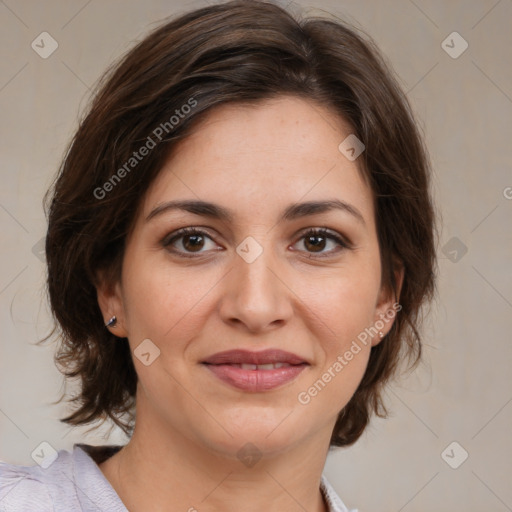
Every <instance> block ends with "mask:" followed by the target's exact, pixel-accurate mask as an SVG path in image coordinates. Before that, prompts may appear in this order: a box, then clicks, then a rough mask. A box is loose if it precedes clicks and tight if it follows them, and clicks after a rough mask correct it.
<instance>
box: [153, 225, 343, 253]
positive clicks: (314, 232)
mask: <svg viewBox="0 0 512 512" xmlns="http://www.w3.org/2000/svg"><path fill="white" fill-rule="evenodd" d="M187 235H188V236H190V235H200V236H203V237H207V238H209V239H210V240H212V237H211V236H210V235H209V234H208V233H207V232H206V231H203V230H201V229H198V228H191V227H187V228H181V229H179V230H178V231H175V232H174V233H171V235H168V236H166V237H165V238H164V239H163V240H162V245H163V246H164V247H165V248H168V249H169V250H170V251H171V252H172V253H174V254H177V255H179V256H180V257H183V258H197V257H200V254H201V253H186V252H182V251H177V250H176V249H173V248H169V246H171V245H172V244H173V243H174V242H175V241H176V240H179V239H180V238H183V237H185V236H187ZM310 236H322V237H325V238H326V239H329V240H334V241H335V242H336V243H337V244H338V246H339V247H341V249H351V248H352V246H351V245H350V244H349V243H348V242H347V241H345V240H344V239H343V238H341V237H340V236H338V235H336V234H335V233H333V232H331V231H329V230H327V229H325V228H311V229H309V230H308V231H306V232H304V233H302V235H301V237H300V239H299V240H301V239H303V238H307V237H310ZM333 252H336V253H338V252H339V251H328V252H327V253H314V252H311V253H309V254H310V255H311V256H310V257H313V258H326V257H329V256H331V254H332V253H333ZM321 254H323V255H321ZM197 255H199V256H197Z"/></svg>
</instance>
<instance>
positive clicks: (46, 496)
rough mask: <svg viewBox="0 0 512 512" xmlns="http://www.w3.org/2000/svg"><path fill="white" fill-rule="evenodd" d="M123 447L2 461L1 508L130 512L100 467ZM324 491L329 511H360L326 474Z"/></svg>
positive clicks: (5, 511)
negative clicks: (27, 461)
mask: <svg viewBox="0 0 512 512" xmlns="http://www.w3.org/2000/svg"><path fill="white" fill-rule="evenodd" d="M121 448H122V446H119V445H115V446H114V445H109V446H99V447H97V446H92V445H87V444H75V445H74V446H73V451H72V452H68V451H66V450H60V451H59V452H58V456H57V458H56V459H55V460H54V461H53V462H52V463H51V464H50V465H49V466H48V465H47V464H46V463H42V464H41V466H40V465H34V466H18V465H14V464H7V463H5V462H0V511H1V512H75V511H77V512H78V511H80V512H103V511H106V512H107V511H108V512H128V509H127V508H126V507H125V506H124V504H123V502H122V501H121V499H120V498H119V496H118V495H117V493H116V491H115V490H114V488H113V487H112V486H111V485H110V482H109V481H108V480H107V479H106V478H105V476H104V475H103V473H102V471H101V469H100V468H99V466H98V464H101V463H102V462H103V461H104V460H106V459H108V458H109V457H111V456H112V455H114V453H116V452H117V451H118V450H120V449H121ZM42 466H47V467H46V468H45V467H42ZM320 490H321V492H322V494H323V496H324V497H325V500H326V502H327V504H328V507H329V512H357V510H349V509H348V508H347V507H346V506H345V505H344V504H343V502H342V501H341V499H340V498H339V496H338V495H337V494H336V491H335V490H334V489H333V488H332V486H331V485H330V484H329V482H328V481H327V479H326V478H325V476H324V475H322V479H321V483H320ZM191 510H194V508H193V507H191Z"/></svg>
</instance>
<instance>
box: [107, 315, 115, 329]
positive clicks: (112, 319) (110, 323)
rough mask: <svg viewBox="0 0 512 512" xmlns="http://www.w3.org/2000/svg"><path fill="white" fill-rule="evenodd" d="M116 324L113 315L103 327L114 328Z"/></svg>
mask: <svg viewBox="0 0 512 512" xmlns="http://www.w3.org/2000/svg"><path fill="white" fill-rule="evenodd" d="M116 323H117V318H116V316H115V315H114V316H113V317H112V318H111V319H110V320H109V321H108V322H107V323H106V324H105V327H115V326H116Z"/></svg>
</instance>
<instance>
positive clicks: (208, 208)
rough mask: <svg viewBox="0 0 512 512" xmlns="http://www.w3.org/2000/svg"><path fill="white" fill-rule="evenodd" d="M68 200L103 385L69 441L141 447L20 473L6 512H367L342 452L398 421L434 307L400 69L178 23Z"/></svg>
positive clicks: (77, 140) (66, 308)
mask: <svg viewBox="0 0 512 512" xmlns="http://www.w3.org/2000/svg"><path fill="white" fill-rule="evenodd" d="M47 199H48V220H49V225H48V233H47V238H46V255H47V263H48V291H49V297H50V302H51V307H52V312H53V314H54V317H55V319H56V321H57V322H58V324H57V325H58V327H59V329H60V338H61V346H60V349H59V352H58V354H57V356H56V360H57V362H58V363H59V366H60V367H61V368H62V371H63V372H64V373H65V374H66V375H67V376H68V377H79V378H80V382H81V392H80V394H79V396H77V397H75V398H74V399H73V400H74V402H76V403H77V405H78V407H77V408H76V410H75V411H74V412H73V413H72V414H71V415H70V416H68V417H66V418H64V419H63V420H62V421H65V422H66V423H68V424H71V425H82V424H89V423H91V422H93V421H95V420H99V419H107V418H109V419H111V420H113V421H114V422H115V423H116V424H117V425H119V426H120V427H121V428H123V430H124V431H125V432H126V433H127V434H128V436H129V437H130V440H129V442H128V443H127V444H126V445H125V446H105V447H93V446H90V445H85V444H77V445H75V446H74V449H73V452H72V453H69V452H67V451H64V450H61V451H60V452H59V453H58V457H53V459H54V460H53V459H52V460H48V458H46V462H45V463H43V464H41V465H40V466H35V467H30V468H28V467H20V466H15V465H8V464H2V465H1V466H0V471H1V473H0V474H1V477H0V482H1V489H2V492H1V493H0V499H1V500H2V501H0V504H2V506H4V507H5V508H6V509H7V510H62V511H64V510H65V511H70V510H98V509H99V510H109V511H111V510H116V511H117V510H119V511H121V510H130V511H131V512H139V511H144V512H147V511H153V510H172V511H179V510H183V511H186V510H188V511H190V512H192V511H196V510H197V511H200V512H208V511H220V510H222V511H228V512H229V511H232V510H244V511H260V510H265V511H269V512H272V511H278V510H279V511H283V510H286V511H296V510H297V511H299V510H307V511H310V512H320V511H329V512H340V511H347V510H348V508H347V507H346V506H345V505H344V504H343V502H342V500H341V499H340V498H339V497H338V496H337V494H336V493H335V491H334V489H333V488H332V487H331V486H330V485H329V483H328V481H327V480H326V479H325V477H324V476H323V475H322V471H323V467H324V464H325V460H326V457H327V453H328V450H329V448H331V447H336V446H348V445H351V444H353V443H354V442H355V441H356V440H357V439H358V438H359V437H360V435H361V434H362V432H363V431H364V429H365V427H366V426H367V424H368V422H369V419H370V417H371V415H372V413H376V414H378V415H381V416H384V414H385V412H386V411H385V408H384V405H383V403H382V398H381V393H382V387H383V385H384V384H385V383H386V382H388V381H389V379H390V378H391V376H392V375H393V374H394V372H395V370H396V369H397V368H398V364H399V362H400V361H401V360H402V359H404V358H409V359H410V361H412V363H414V362H417V360H418V358H419V357H420V353H421V345H420V337H419V333H418V321H419V311H420V306H421V305H422V304H423V303H424V302H426V301H428V300H429V299H430V298H431V297H432V293H433V289H434V266H435V259H434V255H435V248H434V220H433V219H434V214H433V207H432V201H431V197H430V193H429V166H428V159H427V156H426V151H425V149H424V147H423V142H422V139H421V137H420V135H419V132H418V129H417V127H416V125H415V122H414V119H413V116H412V114H411V112H410V107H409V105H408V103H407V100H406V98H405V96H404V95H403V93H402V92H401V91H400V89H399V87H398V86H397V84H396V82H395V80H394V79H393V77H392V74H391V72H390V71H389V70H388V69H387V68H386V66H385V65H384V63H383V61H382V59H381V57H380V56H379V53H378V51H377V49H376V48H375V47H374V46H373V45H372V44H371V43H369V42H367V41H365V40H363V39H362V38H361V37H360V36H358V35H357V34H356V33H355V31H354V30H353V29H350V28H349V27H347V26H345V25H344V24H342V23H340V22H334V21H329V20H325V19H314V18H311V19H303V20H298V19H296V18H294V17H293V16H292V15H291V14H290V13H288V12H286V11H285V10H284V9H282V8H281V7H278V6H277V5H274V4H272V3H267V2H260V1H233V2H228V3H224V4H218V5H214V6H209V7H205V8H202V9H198V10H195V11H192V12H190V13H187V14H185V15H183V16H181V17H179V18H177V19H174V20H171V21H166V23H165V24H163V25H162V26H161V27H159V28H158V29H156V30H155V31H153V32H152V33H151V34H149V36H147V37H146V38H145V39H144V40H143V41H142V42H141V43H139V44H138V45H137V46H136V47H135V48H134V49H132V50H131V51H130V52H129V53H128V54H127V55H126V56H124V57H123V58H122V59H121V60H120V62H119V63H117V65H116V66H115V67H112V68H111V69H110V71H109V72H108V73H107V74H106V75H105V77H104V79H103V80H102V83H101V84H100V88H99V91H98V93H97V95H96V97H95V99H94V101H93V102H92V104H91V107H90V110H89V112H88V114H87V116H86V117H85V118H84V120H83V121H82V122H81V124H80V127H79V129H78V131H77V133H76V134H75V137H74V139H73V141H72V142H71V144H70V147H69V150H68V152H67V154H66V157H65V159H64V161H63V163H62V166H61V169H60V172H59V175H58V177H57V179H56V181H55V183H54V186H53V187H52V189H51V191H49V195H48V196H47ZM362 477H363V476H362Z"/></svg>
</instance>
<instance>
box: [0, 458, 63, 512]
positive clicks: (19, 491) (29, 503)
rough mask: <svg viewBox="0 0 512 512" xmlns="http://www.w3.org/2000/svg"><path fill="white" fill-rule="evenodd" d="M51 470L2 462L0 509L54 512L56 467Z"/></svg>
mask: <svg viewBox="0 0 512 512" xmlns="http://www.w3.org/2000/svg"><path fill="white" fill-rule="evenodd" d="M49 470H50V468H48V469H46V470H45V469H43V468H42V467H40V466H17V465H14V464H8V463H6V462H0V510H2V512H3V511H5V512H11V511H13V512H14V511H21V510H38V511H41V512H46V511H52V512H53V510H54V508H53V503H52V484H53V483H54V482H53V480H54V479H55V476H56V473H55V469H54V470H53V471H49ZM46 471H48V473H47V472H46Z"/></svg>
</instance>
